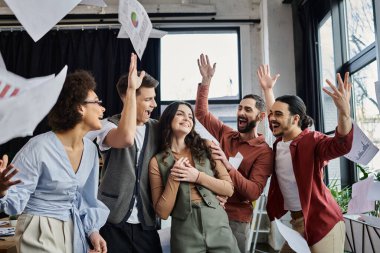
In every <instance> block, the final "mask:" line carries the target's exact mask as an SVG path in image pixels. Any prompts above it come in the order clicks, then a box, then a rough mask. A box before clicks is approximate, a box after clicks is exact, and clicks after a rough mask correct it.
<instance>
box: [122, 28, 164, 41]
mask: <svg viewBox="0 0 380 253" xmlns="http://www.w3.org/2000/svg"><path fill="white" fill-rule="evenodd" d="M166 34H168V32H167V31H162V30H158V29H154V28H152V31H151V32H150V34H149V38H153V39H161V38H162V37H164V36H165V35H166ZM117 37H118V38H119V39H129V36H128V33H127V31H126V30H125V29H124V28H123V27H121V28H120V30H119V33H118V35H117Z"/></svg>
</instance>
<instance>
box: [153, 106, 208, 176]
mask: <svg viewBox="0 0 380 253" xmlns="http://www.w3.org/2000/svg"><path fill="white" fill-rule="evenodd" d="M180 105H186V106H187V107H189V108H190V110H191V113H192V115H193V119H192V120H193V128H192V129H191V131H190V133H189V134H188V135H186V137H185V144H186V146H187V147H188V148H190V151H191V154H192V156H193V157H194V158H195V159H197V160H198V161H199V162H200V163H203V162H204V161H202V158H203V157H202V156H203V155H204V154H205V155H206V157H207V158H208V159H209V160H210V163H211V168H212V170H213V171H214V174H215V161H214V159H212V157H211V151H210V149H209V147H208V146H207V143H206V142H207V141H206V139H203V138H202V137H201V136H200V135H199V134H198V133H197V132H196V131H195V130H194V127H195V118H194V110H193V108H192V107H191V105H190V104H189V103H187V102H184V101H175V102H173V103H171V104H170V105H168V107H166V109H165V110H164V111H163V113H162V114H161V117H160V121H159V131H160V132H159V133H160V134H161V135H160V138H161V141H160V143H161V145H160V151H164V150H167V149H169V148H170V147H171V141H172V134H173V131H172V128H171V124H172V121H173V118H174V116H175V115H176V113H177V110H178V107H179V106H180ZM168 155H169V154H168V153H167V154H165V155H164V156H163V158H162V162H165V158H166V157H167V156H168Z"/></svg>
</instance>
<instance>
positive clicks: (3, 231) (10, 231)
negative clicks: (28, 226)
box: [0, 227, 16, 236]
mask: <svg viewBox="0 0 380 253" xmlns="http://www.w3.org/2000/svg"><path fill="white" fill-rule="evenodd" d="M15 231H16V228H15V227H5V228H0V236H12V235H14V234H15Z"/></svg>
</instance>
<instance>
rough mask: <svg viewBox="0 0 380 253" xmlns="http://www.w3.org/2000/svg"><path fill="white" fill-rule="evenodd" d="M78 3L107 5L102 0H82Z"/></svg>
mask: <svg viewBox="0 0 380 253" xmlns="http://www.w3.org/2000/svg"><path fill="white" fill-rule="evenodd" d="M79 4H83V5H92V6H98V7H107V4H106V3H105V2H104V1H103V0H82V1H81V2H80V3H79Z"/></svg>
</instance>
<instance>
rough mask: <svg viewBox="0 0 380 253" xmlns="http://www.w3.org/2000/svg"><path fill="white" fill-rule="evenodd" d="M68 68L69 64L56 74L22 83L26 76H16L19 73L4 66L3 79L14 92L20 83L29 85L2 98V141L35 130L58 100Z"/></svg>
mask: <svg viewBox="0 0 380 253" xmlns="http://www.w3.org/2000/svg"><path fill="white" fill-rule="evenodd" d="M66 72H67V66H65V67H64V68H63V69H62V70H61V72H60V73H59V74H58V75H57V76H56V77H54V76H49V77H50V78H49V77H42V78H33V79H28V80H27V81H24V82H22V83H18V82H20V80H23V78H22V77H19V78H15V76H16V75H15V74H12V73H10V74H9V72H7V71H4V70H2V69H0V81H1V82H2V83H6V84H7V85H8V87H10V88H9V89H10V90H13V92H14V90H16V89H17V87H27V88H25V90H23V89H19V92H18V93H17V94H16V95H10V96H6V97H4V98H2V99H0V129H1V135H0V144H2V143H5V142H7V141H8V140H10V139H12V138H15V137H24V136H27V135H32V134H33V131H34V129H35V128H36V126H37V125H38V123H39V122H40V121H41V120H42V119H43V118H44V117H45V116H46V115H47V114H48V112H49V111H50V109H51V108H52V107H53V106H54V104H55V102H56V101H57V98H58V96H59V93H60V92H61V89H62V86H63V83H64V81H65V78H66ZM7 73H8V74H7ZM41 81H42V82H41ZM31 82H32V83H31ZM35 82H37V84H36V83H35ZM16 83H17V84H16ZM29 85H30V86H31V87H28V86H29Z"/></svg>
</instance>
